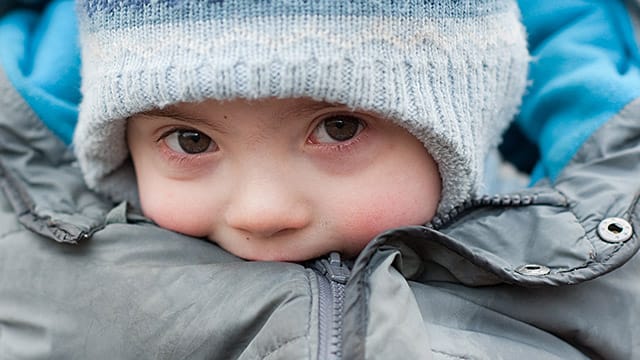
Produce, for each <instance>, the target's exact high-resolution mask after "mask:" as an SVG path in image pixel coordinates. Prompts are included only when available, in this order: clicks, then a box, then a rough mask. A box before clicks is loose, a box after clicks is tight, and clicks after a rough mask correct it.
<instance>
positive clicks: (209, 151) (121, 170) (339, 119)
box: [74, 1, 528, 261]
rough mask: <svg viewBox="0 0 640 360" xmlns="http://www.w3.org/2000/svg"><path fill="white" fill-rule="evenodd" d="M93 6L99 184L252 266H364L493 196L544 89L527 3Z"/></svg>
mask: <svg viewBox="0 0 640 360" xmlns="http://www.w3.org/2000/svg"><path fill="white" fill-rule="evenodd" d="M79 9H80V12H81V15H80V32H81V43H82V53H83V54H82V55H83V95H84V100H83V103H82V104H81V109H80V119H79V123H78V127H77V131H76V133H75V139H74V146H75V149H76V153H77V156H78V159H79V161H80V165H81V167H82V169H83V171H84V174H85V179H86V181H87V183H88V184H89V186H91V187H93V188H94V189H95V190H97V191H98V192H101V193H104V194H107V195H109V196H110V197H111V198H113V199H114V200H116V201H121V200H128V201H129V202H131V203H133V204H137V205H140V206H141V208H142V211H143V212H144V214H145V215H146V216H147V217H149V218H151V219H152V220H154V221H155V222H156V223H157V224H158V225H160V226H162V227H165V228H168V229H171V230H175V231H178V232H180V233H184V234H188V235H192V236H198V237H206V238H208V239H209V240H211V241H213V242H216V243H217V244H219V245H220V246H221V247H223V248H225V249H226V250H228V251H230V252H231V253H233V254H235V255H238V256H240V257H243V258H246V259H252V260H287V261H302V260H307V259H311V258H314V257H317V256H320V255H323V254H326V253H328V252H331V251H338V252H341V253H343V254H344V255H346V256H348V257H355V256H356V255H357V254H358V253H359V252H360V250H362V248H364V246H365V245H366V244H367V243H368V242H369V241H370V240H371V239H372V238H373V237H374V236H375V235H376V234H378V233H380V232H382V231H384V230H388V229H391V228H395V227H399V226H403V225H421V224H425V223H427V222H429V221H430V220H431V218H432V217H433V216H434V214H435V213H436V211H437V212H439V213H446V212H448V211H449V210H451V209H452V208H454V207H455V206H457V205H460V204H462V203H463V202H464V201H465V200H468V199H470V198H472V197H474V196H477V195H478V194H479V193H481V191H482V187H481V183H482V179H481V176H480V175H481V174H482V172H483V168H482V166H483V162H484V160H485V157H486V155H487V153H488V151H489V150H490V149H492V148H493V147H494V146H495V145H496V144H497V142H498V139H499V136H500V134H501V132H502V131H503V130H504V128H505V126H506V124H507V123H508V122H509V120H510V119H511V118H512V117H513V115H514V113H515V111H516V109H517V107H518V105H519V103H520V98H521V95H522V93H523V89H524V86H525V80H526V68H527V62H528V55H527V50H526V44H525V40H524V38H525V36H524V31H523V27H522V26H521V24H520V22H519V13H518V9H517V6H516V5H515V3H514V2H512V1H480V2H478V3H476V2H464V3H457V2H422V1H406V2H393V1H388V2H387V1H350V2H344V3H340V5H336V4H335V3H334V2H330V1H313V2H302V1H268V2H266V1H265V2H251V3H248V2H231V1H214V2H200V1H185V2H173V1H171V2H169V1H167V2H165V1H159V2H154V3H149V4H144V5H141V4H139V3H137V2H129V1H125V2H118V3H112V2H104V1H82V2H81V3H80V6H79ZM151 14H153V16H151ZM425 148H426V150H425ZM129 155H131V157H129ZM129 159H131V160H132V163H133V167H132V166H131V162H130V161H129ZM133 168H135V176H134V170H133ZM136 179H137V186H136ZM136 190H137V191H136Z"/></svg>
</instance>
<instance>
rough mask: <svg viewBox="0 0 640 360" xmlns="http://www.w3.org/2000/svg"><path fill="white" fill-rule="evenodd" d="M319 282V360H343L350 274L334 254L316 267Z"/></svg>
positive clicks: (336, 254)
mask: <svg viewBox="0 0 640 360" xmlns="http://www.w3.org/2000/svg"><path fill="white" fill-rule="evenodd" d="M312 268H313V269H314V270H315V273H316V276H317V278H318V293H319V294H318V297H319V300H318V327H319V328H318V359H319V360H340V359H342V310H343V307H344V289H345V285H346V283H347V280H349V274H350V270H349V268H348V267H347V266H346V265H345V264H344V263H343V262H342V260H341V259H340V254H339V253H337V252H332V253H331V254H329V257H328V258H326V259H320V260H316V262H315V263H314V264H313V265H312Z"/></svg>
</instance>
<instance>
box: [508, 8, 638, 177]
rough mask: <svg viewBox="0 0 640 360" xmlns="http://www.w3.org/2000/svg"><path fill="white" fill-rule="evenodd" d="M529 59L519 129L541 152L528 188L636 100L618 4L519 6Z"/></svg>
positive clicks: (625, 21) (628, 37)
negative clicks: (528, 86)
mask: <svg viewBox="0 0 640 360" xmlns="http://www.w3.org/2000/svg"><path fill="white" fill-rule="evenodd" d="M520 7H521V9H522V13H523V21H524V23H525V26H526V27H527V30H528V32H529V34H530V37H529V45H530V46H529V48H530V50H531V52H532V55H533V56H534V62H533V63H532V65H531V70H530V75H529V78H530V79H532V86H531V87H530V88H529V90H528V94H527V96H525V99H524V103H523V106H522V109H521V113H520V115H519V117H518V120H517V121H518V123H519V125H520V126H521V127H522V128H523V129H524V132H525V133H526V134H527V136H528V137H529V138H530V139H532V141H534V142H535V143H537V144H538V145H539V147H540V152H541V160H540V162H539V163H538V164H537V166H536V169H535V170H534V172H533V174H532V181H534V182H535V181H537V180H539V179H540V178H541V177H549V178H550V179H551V180H554V179H555V178H556V177H557V176H558V175H559V173H560V171H561V170H562V169H563V168H564V167H565V166H566V165H567V164H568V163H569V161H570V160H571V158H572V157H573V155H575V153H576V152H577V151H578V149H579V148H580V146H581V145H582V144H583V142H584V141H585V140H586V139H587V138H588V137H589V136H590V135H591V134H592V133H593V132H594V131H596V130H597V129H598V128H600V126H602V125H603V124H604V123H605V122H606V121H607V120H609V119H610V118H612V117H613V116H614V115H615V114H617V113H618V112H619V111H620V110H621V109H622V108H623V107H624V106H625V105H627V104H628V103H630V102H631V101H632V100H634V99H636V98H638V97H640V61H639V59H640V56H639V55H638V45H637V44H636V42H635V39H634V35H633V27H632V25H631V20H630V18H629V15H628V13H627V10H626V8H625V7H624V5H623V4H622V3H621V2H618V1H593V0H565V1H524V0H522V1H520Z"/></svg>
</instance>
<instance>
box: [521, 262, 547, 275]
mask: <svg viewBox="0 0 640 360" xmlns="http://www.w3.org/2000/svg"><path fill="white" fill-rule="evenodd" d="M516 271H517V272H519V273H520V274H522V275H531V276H542V275H547V274H548V273H550V272H551V269H549V268H548V267H546V266H544V265H538V264H526V265H522V266H520V267H518V268H517V269H516Z"/></svg>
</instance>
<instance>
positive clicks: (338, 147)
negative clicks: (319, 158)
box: [306, 113, 369, 153]
mask: <svg viewBox="0 0 640 360" xmlns="http://www.w3.org/2000/svg"><path fill="white" fill-rule="evenodd" d="M339 116H347V117H352V118H356V119H358V120H359V121H360V123H361V125H362V129H361V130H360V131H359V132H358V133H357V134H356V135H355V136H354V137H353V138H351V139H348V140H346V141H344V142H338V143H313V142H311V140H310V137H311V135H313V133H314V131H315V130H316V129H317V128H318V126H321V124H322V123H323V122H324V121H326V120H329V119H331V118H333V117H339ZM368 128H369V123H368V122H367V121H366V120H365V118H364V116H362V115H361V114H354V113H346V114H344V113H331V114H327V115H324V116H323V117H321V118H320V119H318V120H317V121H315V122H313V123H312V126H311V131H309V134H308V135H307V140H306V143H307V144H309V145H312V146H314V147H315V148H317V149H318V150H320V151H322V152H326V153H332V152H336V153H346V152H349V151H350V150H351V149H352V148H353V147H355V146H356V145H357V144H358V143H360V142H361V141H362V140H364V139H365V138H366V137H367V136H368V131H367V129H368Z"/></svg>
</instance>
